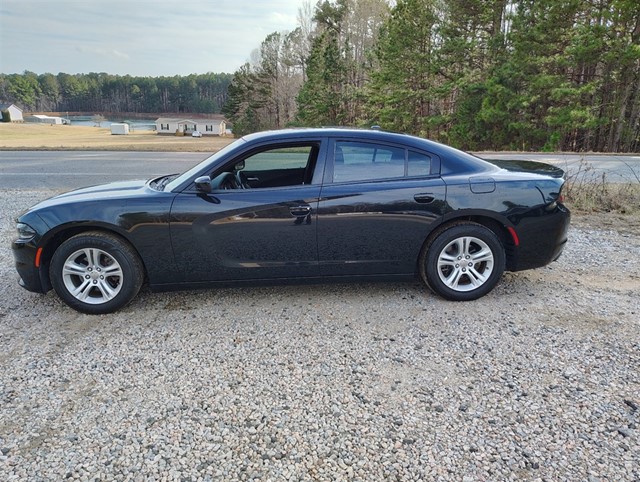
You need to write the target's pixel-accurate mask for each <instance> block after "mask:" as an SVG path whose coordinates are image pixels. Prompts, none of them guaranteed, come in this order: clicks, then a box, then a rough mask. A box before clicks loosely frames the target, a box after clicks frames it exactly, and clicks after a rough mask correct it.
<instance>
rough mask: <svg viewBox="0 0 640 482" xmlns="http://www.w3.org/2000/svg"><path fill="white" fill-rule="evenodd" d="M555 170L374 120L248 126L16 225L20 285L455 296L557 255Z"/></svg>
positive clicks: (84, 302) (559, 180)
mask: <svg viewBox="0 0 640 482" xmlns="http://www.w3.org/2000/svg"><path fill="white" fill-rule="evenodd" d="M563 174H564V173H563V172H562V170H560V169H558V168H555V167H552V166H547V165H544V164H540V163H531V162H525V163H523V162H522V161H517V162H509V161H499V162H487V161H484V160H481V159H479V158H477V157H475V156H472V155H470V154H466V153H464V152H461V151H458V150H456V149H453V148H451V147H448V146H445V145H442V144H438V143H435V142H432V141H428V140H424V139H420V138H417V137H412V136H408V135H403V134H394V133H387V132H381V131H379V130H357V129H299V130H283V131H273V132H264V133H257V134H252V135H248V136H246V137H243V138H242V139H238V140H236V141H235V142H234V143H232V144H230V145H229V146H227V147H225V148H224V149H222V150H221V151H219V152H218V153H216V154H214V155H213V156H211V157H210V158H208V159H206V160H205V161H203V162H202V163H200V164H198V165H197V166H195V167H194V168H192V169H190V170H189V171H187V172H185V173H183V174H180V175H170V176H163V177H160V178H156V179H151V180H149V181H131V182H118V183H113V184H107V185H103V186H96V187H90V188H85V189H79V190H76V191H73V192H70V193H66V194H61V195H59V196H56V197H53V198H51V199H48V200H46V201H43V202H41V203H39V204H37V205H36V206H34V207H32V208H31V209H29V210H28V211H27V212H26V213H24V214H22V215H21V216H20V217H19V218H18V220H17V230H18V238H17V239H16V240H15V241H14V242H13V250H14V257H15V261H16V267H17V271H18V273H19V275H20V284H21V285H22V286H23V287H25V288H26V289H28V290H30V291H33V292H37V293H46V292H47V291H49V290H50V289H52V288H53V289H54V290H55V291H56V293H57V294H58V296H60V298H61V299H62V300H64V301H65V302H66V303H67V304H68V305H69V306H71V307H72V308H74V309H76V310H78V311H81V312H85V313H92V314H99V313H109V312H112V311H115V310H117V309H119V308H121V307H123V306H125V305H126V304H127V303H129V302H130V301H131V300H132V299H133V298H134V297H135V295H136V294H137V293H138V291H139V289H140V287H141V286H142V284H143V283H145V282H146V283H148V285H149V286H150V287H151V289H153V290H166V289H176V288H183V289H186V288H191V287H204V286H208V287H211V286H216V285H238V284H244V285H246V284H257V283H265V282H269V283H274V282H275V283H280V282H284V281H287V282H291V281H292V280H293V281H294V282H300V283H303V282H317V281H329V280H340V281H342V280H347V279H350V280H373V279H387V280H388V279H397V280H402V279H414V278H416V277H419V278H421V279H422V280H423V281H424V282H425V284H426V285H427V286H429V287H430V288H431V290H432V291H434V292H435V293H437V294H439V295H440V296H442V297H444V298H447V299H450V300H456V301H465V300H473V299H477V298H479V297H481V296H483V295H485V294H487V293H488V292H489V291H491V290H492V289H493V287H494V286H495V285H496V283H497V282H498V281H499V280H500V278H501V276H502V273H503V272H504V271H505V270H509V271H518V270H524V269H530V268H536V267H540V266H544V265H546V264H548V263H550V262H552V261H554V260H555V259H557V257H558V256H560V254H561V252H562V249H563V247H564V245H565V243H566V240H567V230H568V226H569V219H570V214H569V211H568V210H567V209H566V208H565V207H564V205H563V204H562V195H561V193H562V187H563V185H564V177H563Z"/></svg>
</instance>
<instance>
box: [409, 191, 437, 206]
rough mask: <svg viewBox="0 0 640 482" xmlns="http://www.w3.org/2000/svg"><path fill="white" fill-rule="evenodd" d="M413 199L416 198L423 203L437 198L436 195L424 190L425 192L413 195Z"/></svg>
mask: <svg viewBox="0 0 640 482" xmlns="http://www.w3.org/2000/svg"><path fill="white" fill-rule="evenodd" d="M413 199H415V200H416V202H419V203H422V204H429V203H432V202H433V201H434V200H435V197H434V196H433V194H431V193H430V192H424V193H420V194H416V195H415V196H413Z"/></svg>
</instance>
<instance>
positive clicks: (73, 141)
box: [0, 123, 233, 152]
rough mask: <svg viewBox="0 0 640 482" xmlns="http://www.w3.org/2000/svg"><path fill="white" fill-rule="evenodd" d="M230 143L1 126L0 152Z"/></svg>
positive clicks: (189, 148) (204, 147)
mask: <svg viewBox="0 0 640 482" xmlns="http://www.w3.org/2000/svg"><path fill="white" fill-rule="evenodd" d="M232 141H233V138H232V137H213V136H211V137H204V136H203V137H200V138H195V137H190V136H184V137H179V136H170V135H169V136H164V135H162V136H161V135H157V134H156V133H155V132H153V131H142V130H136V131H134V132H132V133H130V134H128V135H112V134H111V130H110V129H109V128H103V127H87V126H73V125H70V126H68V125H44V124H27V123H25V124H10V123H0V150H95V151H100V150H105V151H183V152H216V151H218V150H220V149H221V148H222V147H224V146H226V145H227V144H229V143H230V142H232Z"/></svg>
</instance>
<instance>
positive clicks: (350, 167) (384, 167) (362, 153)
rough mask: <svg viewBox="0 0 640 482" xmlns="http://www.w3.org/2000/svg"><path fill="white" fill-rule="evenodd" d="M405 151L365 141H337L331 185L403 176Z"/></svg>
mask: <svg viewBox="0 0 640 482" xmlns="http://www.w3.org/2000/svg"><path fill="white" fill-rule="evenodd" d="M404 165H405V150H404V149H401V148H397V147H391V146H387V145H382V144H372V143H368V142H348V141H338V142H336V146H335V152H334V166H333V180H334V182H349V181H370V180H376V179H389V178H398V177H404Z"/></svg>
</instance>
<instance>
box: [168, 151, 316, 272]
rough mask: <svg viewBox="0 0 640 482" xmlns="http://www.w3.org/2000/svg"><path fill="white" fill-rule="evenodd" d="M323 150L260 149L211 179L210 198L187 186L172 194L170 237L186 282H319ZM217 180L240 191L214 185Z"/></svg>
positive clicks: (237, 158)
mask: <svg viewBox="0 0 640 482" xmlns="http://www.w3.org/2000/svg"><path fill="white" fill-rule="evenodd" d="M322 145H323V143H322V141H321V140H320V139H315V140H308V141H300V140H298V141H296V142H290V143H286V142H284V143H283V142H280V143H278V144H277V145H271V144H269V145H266V146H260V147H259V148H257V149H254V150H251V151H250V152H248V153H246V154H242V155H241V156H237V157H236V158H234V159H232V160H231V161H230V162H228V163H225V164H224V166H223V167H222V168H218V169H217V170H216V172H213V173H212V174H211V176H212V178H213V179H212V184H213V188H212V191H211V192H210V193H204V192H199V191H197V190H196V189H195V187H193V188H189V189H187V190H185V191H184V192H182V193H180V194H179V195H177V196H176V198H175V201H174V203H173V206H172V209H171V238H172V243H173V250H174V253H175V257H176V260H177V263H178V266H180V267H181V268H182V270H183V273H184V278H185V280H186V281H190V282H199V281H203V282H206V281H226V280H248V279H273V278H291V277H310V276H318V257H317V238H316V217H317V205H318V198H319V195H320V181H321V176H322V174H321V173H322V170H323V168H324V156H325V154H324V151H323V149H322ZM325 151H326V149H325ZM316 170H318V172H319V173H318V174H317V173H316ZM221 176H222V177H224V176H226V177H227V178H229V177H230V176H233V177H234V178H236V179H238V180H239V181H238V182H237V183H240V182H241V183H242V184H243V186H237V185H235V186H234V185H233V182H231V185H226V184H224V183H223V184H221V185H217V184H216V182H217V181H216V179H220V177H221ZM224 182H226V181H224ZM224 187H226V188H227V189H224ZM229 187H231V188H229Z"/></svg>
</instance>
